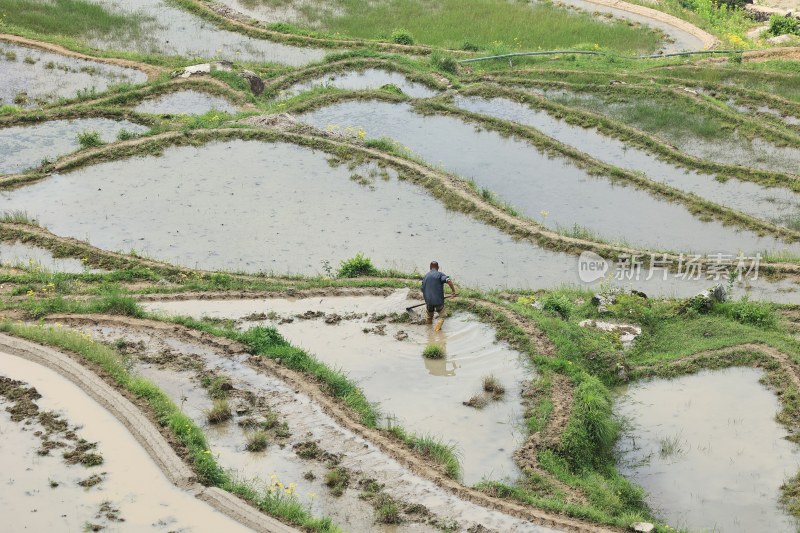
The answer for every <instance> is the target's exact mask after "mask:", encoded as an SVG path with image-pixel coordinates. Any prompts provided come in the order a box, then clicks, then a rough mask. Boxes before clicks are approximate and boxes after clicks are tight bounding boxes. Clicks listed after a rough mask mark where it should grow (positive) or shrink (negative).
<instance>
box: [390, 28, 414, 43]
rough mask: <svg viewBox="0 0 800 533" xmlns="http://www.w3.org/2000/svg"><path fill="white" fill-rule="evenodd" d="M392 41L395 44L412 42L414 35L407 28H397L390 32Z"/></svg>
mask: <svg viewBox="0 0 800 533" xmlns="http://www.w3.org/2000/svg"><path fill="white" fill-rule="evenodd" d="M392 42H394V43H397V44H414V37H413V36H412V35H411V34H410V33H409V32H408V30H403V29H397V30H394V31H393V32H392Z"/></svg>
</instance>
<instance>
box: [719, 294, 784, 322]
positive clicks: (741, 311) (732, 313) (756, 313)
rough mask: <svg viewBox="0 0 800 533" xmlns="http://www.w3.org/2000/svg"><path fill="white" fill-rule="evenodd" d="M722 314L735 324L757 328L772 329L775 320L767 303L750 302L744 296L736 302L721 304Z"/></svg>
mask: <svg viewBox="0 0 800 533" xmlns="http://www.w3.org/2000/svg"><path fill="white" fill-rule="evenodd" d="M720 308H721V309H722V311H723V313H724V314H726V315H727V316H729V317H731V318H732V319H734V320H735V321H737V322H740V323H742V324H748V325H750V326H756V327H759V328H771V327H774V326H775V324H776V322H777V318H776V316H775V310H774V308H773V307H772V305H771V304H770V303H769V302H752V301H750V299H749V298H747V297H746V296H745V297H744V298H742V299H741V300H738V301H736V302H728V303H725V304H721V305H720Z"/></svg>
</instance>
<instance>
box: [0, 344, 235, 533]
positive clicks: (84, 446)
mask: <svg viewBox="0 0 800 533" xmlns="http://www.w3.org/2000/svg"><path fill="white" fill-rule="evenodd" d="M0 374H1V375H4V376H7V377H8V380H4V381H3V382H2V383H3V388H4V390H5V391H7V392H8V391H11V392H10V393H9V394H11V395H14V396H15V397H17V398H18V399H21V400H22V405H27V407H25V408H24V409H23V411H25V412H28V413H31V412H32V411H33V408H32V407H31V406H30V405H29V402H33V401H34V397H35V396H37V395H41V397H40V398H35V405H36V406H37V408H38V415H37V416H38V420H37V421H36V422H32V419H31V418H28V419H27V420H25V419H23V420H21V421H20V422H14V421H12V420H11V416H12V415H10V413H7V412H6V410H5V409H3V410H0V433H1V434H2V439H3V455H2V458H0V466H2V471H3V474H4V479H8V480H10V481H11V482H10V483H7V484H4V485H3V489H2V490H0V493H2V497H0V514H2V516H3V517H4V518H3V527H4V528H7V529H8V530H9V531H21V530H23V529H28V530H34V531H64V530H70V531H80V530H82V528H84V527H87V524H88V525H89V527H90V529H97V527H100V526H102V527H106V528H110V529H116V528H118V527H122V525H121V524H124V528H125V529H127V530H138V531H141V530H144V529H154V530H156V531H175V530H180V529H185V528H191V529H196V530H202V529H204V528H208V527H210V528H213V529H215V530H218V531H220V530H225V531H244V530H245V528H243V527H241V526H239V525H238V524H237V523H235V522H233V521H231V520H230V519H229V518H227V517H225V516H223V515H221V514H220V513H218V512H216V511H213V510H212V509H211V508H210V507H208V506H207V505H206V504H204V503H203V502H201V501H199V500H197V499H195V498H194V497H193V495H192V494H189V493H186V492H183V491H182V490H180V489H178V488H177V487H175V486H174V485H172V484H171V483H170V482H169V480H168V479H167V478H166V477H165V476H164V474H163V473H162V471H161V470H160V469H159V467H158V466H157V465H156V464H155V463H154V462H153V461H152V460H151V459H150V456H149V455H148V454H147V452H146V451H145V450H144V449H143V448H142V447H141V445H139V444H138V443H137V442H136V440H135V439H134V438H133V436H132V435H131V434H130V433H129V432H128V430H127V429H126V428H125V427H124V426H123V425H122V424H121V423H120V422H119V421H118V420H117V419H116V418H114V416H113V415H111V413H109V412H108V411H106V410H105V409H104V408H103V407H101V406H100V405H99V404H98V403H96V402H95V401H94V400H92V399H91V398H89V396H88V395H86V394H85V393H84V392H83V391H81V390H80V389H79V388H78V387H77V386H75V385H73V384H72V383H71V382H69V381H67V380H66V379H65V378H63V377H61V376H60V375H58V374H56V373H55V372H53V371H52V370H49V369H47V368H44V367H41V366H39V365H36V364H35V363H32V362H29V361H26V360H23V359H21V358H18V357H16V356H13V355H10V354H1V355H0ZM32 390H35V394H34V393H33V392H32ZM3 403H8V402H5V401H4V402H3ZM18 404H19V403H18V402H15V404H13V405H18ZM47 413H50V415H47V416H46V417H44V419H43V417H42V415H43V414H47ZM31 416H32V415H31ZM29 421H30V422H31V423H30V424H28V423H27V422H29ZM72 424H80V425H81V427H80V429H78V430H76V429H75V427H74V426H72ZM38 432H41V433H40V434H39V435H37V433H38ZM48 432H49V436H48V437H47V440H48V442H54V441H55V440H56V437H58V438H59V439H60V440H62V441H64V442H66V443H67V445H66V446H65V447H64V448H61V447H58V452H57V453H56V452H54V451H52V450H51V451H50V453H47V454H40V453H39V450H40V448H38V447H37V446H38V445H37V444H36V442H37V441H40V442H44V440H43V439H42V437H43V436H44V435H48ZM65 453H66V454H67V455H68V456H69V457H68V458H66V460H65V458H64V457H63V454H65ZM94 456H98V457H100V456H101V457H102V465H95V466H91V464H94V463H96V462H97V458H96V457H94ZM71 463H74V464H71ZM87 463H91V464H87ZM82 465H83V466H82ZM95 526H97V527H95Z"/></svg>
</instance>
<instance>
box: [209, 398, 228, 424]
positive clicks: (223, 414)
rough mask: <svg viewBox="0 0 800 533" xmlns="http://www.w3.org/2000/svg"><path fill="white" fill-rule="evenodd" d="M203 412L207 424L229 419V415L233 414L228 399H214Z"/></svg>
mask: <svg viewBox="0 0 800 533" xmlns="http://www.w3.org/2000/svg"><path fill="white" fill-rule="evenodd" d="M205 413H206V418H207V419H208V423H209V424H219V423H221V422H225V421H226V420H230V418H231V416H233V415H232V414H231V407H230V405H228V400H214V405H213V406H212V407H211V409H206V411H205Z"/></svg>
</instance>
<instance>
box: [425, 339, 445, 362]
mask: <svg viewBox="0 0 800 533" xmlns="http://www.w3.org/2000/svg"><path fill="white" fill-rule="evenodd" d="M422 357H424V358H425V359H442V358H444V347H443V346H442V345H441V344H434V343H431V344H429V345H427V346H426V347H425V349H424V350H422Z"/></svg>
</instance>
